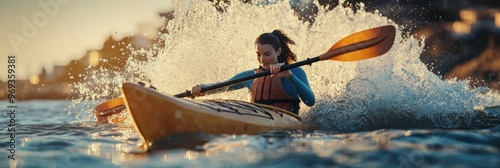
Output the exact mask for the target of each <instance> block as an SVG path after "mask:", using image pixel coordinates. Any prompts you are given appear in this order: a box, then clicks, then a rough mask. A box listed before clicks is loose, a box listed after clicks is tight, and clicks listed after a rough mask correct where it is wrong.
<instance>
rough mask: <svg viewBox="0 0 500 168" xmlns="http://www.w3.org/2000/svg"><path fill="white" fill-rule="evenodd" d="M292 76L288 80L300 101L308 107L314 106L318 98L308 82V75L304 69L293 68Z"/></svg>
mask: <svg viewBox="0 0 500 168" xmlns="http://www.w3.org/2000/svg"><path fill="white" fill-rule="evenodd" d="M291 71H292V76H290V77H289V78H288V80H290V82H291V83H292V85H293V87H294V88H295V90H296V91H297V94H298V95H299V97H300V99H301V100H302V101H303V102H304V104H306V105H307V106H312V105H314V103H315V102H316V98H315V96H314V92H313V91H312V89H311V87H310V86H309V81H308V80H307V75H306V73H305V72H304V70H303V69H302V68H300V67H299V68H293V69H291Z"/></svg>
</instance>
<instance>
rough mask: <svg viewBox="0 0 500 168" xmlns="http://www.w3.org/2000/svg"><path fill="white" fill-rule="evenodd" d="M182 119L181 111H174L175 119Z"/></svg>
mask: <svg viewBox="0 0 500 168" xmlns="http://www.w3.org/2000/svg"><path fill="white" fill-rule="evenodd" d="M181 117H182V112H181V111H176V112H175V118H177V119H179V118H181Z"/></svg>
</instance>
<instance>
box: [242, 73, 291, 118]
mask: <svg viewBox="0 0 500 168" xmlns="http://www.w3.org/2000/svg"><path fill="white" fill-rule="evenodd" d="M263 71H264V69H263V68H262V67H259V69H256V70H255V73H260V72H263ZM250 96H251V102H254V103H260V104H267V105H272V106H275V107H279V108H282V109H285V110H288V111H291V112H294V113H296V114H298V112H299V107H300V106H299V103H300V100H299V99H292V97H291V96H290V95H288V93H287V92H286V90H285V88H284V87H283V84H282V82H281V78H279V77H271V76H263V77H259V78H257V79H254V80H253V83H252V86H250Z"/></svg>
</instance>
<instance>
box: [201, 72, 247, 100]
mask: <svg viewBox="0 0 500 168" xmlns="http://www.w3.org/2000/svg"><path fill="white" fill-rule="evenodd" d="M254 73H255V71H254V70H247V71H243V72H240V73H238V74H236V75H235V76H233V77H232V78H230V79H229V80H234V79H238V78H242V77H245V76H249V75H253V74H254ZM229 80H228V81H229ZM252 83H253V80H247V81H243V82H240V83H236V84H232V85H229V86H225V87H221V88H218V89H213V90H209V91H206V92H205V94H216V93H221V92H228V91H233V90H238V89H242V88H245V87H246V88H250V86H251V85H252ZM215 84H217V83H211V84H201V86H202V87H203V88H205V87H209V86H212V85H215Z"/></svg>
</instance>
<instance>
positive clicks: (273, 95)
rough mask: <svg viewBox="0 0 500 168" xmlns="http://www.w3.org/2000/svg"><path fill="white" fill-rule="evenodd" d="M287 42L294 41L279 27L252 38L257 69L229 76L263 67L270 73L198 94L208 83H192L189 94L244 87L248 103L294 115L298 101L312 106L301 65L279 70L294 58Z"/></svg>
mask: <svg viewBox="0 0 500 168" xmlns="http://www.w3.org/2000/svg"><path fill="white" fill-rule="evenodd" d="M288 44H295V42H294V41H292V40H291V39H290V38H289V37H288V36H287V35H285V34H284V33H282V32H281V31H280V30H274V31H273V32H272V33H264V34H261V35H260V36H259V37H257V39H256V40H255V47H256V49H257V60H258V61H259V63H260V66H259V68H257V69H253V70H248V71H244V72H241V73H239V74H237V75H236V76H234V77H233V78H231V79H237V78H241V77H244V76H248V75H252V74H255V73H260V72H263V71H265V70H270V71H271V76H263V77H259V78H257V79H253V80H248V81H245V82H241V83H238V84H235V85H231V86H229V87H226V88H223V89H216V90H212V91H208V92H206V93H201V89H202V88H203V87H206V86H208V85H203V84H202V85H196V86H194V87H193V88H192V89H191V95H192V96H193V97H196V96H203V95H205V94H213V93H217V92H222V91H231V90H237V89H241V88H248V89H249V92H250V95H251V102H254V103H260V104H267V105H273V106H276V107H279V108H282V109H285V110H288V111H291V112H293V113H295V114H298V113H299V108H300V106H299V103H300V100H302V101H303V102H304V103H305V104H306V105H308V106H312V105H314V103H315V101H316V100H315V97H314V93H313V91H312V90H311V87H310V86H309V81H308V80H307V75H306V73H305V72H304V70H303V69H302V68H300V67H297V68H293V69H290V70H286V71H282V72H279V70H280V68H281V66H283V65H286V64H290V63H293V62H295V61H297V56H296V55H295V53H293V52H292V51H291V50H290V48H289V46H288Z"/></svg>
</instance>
